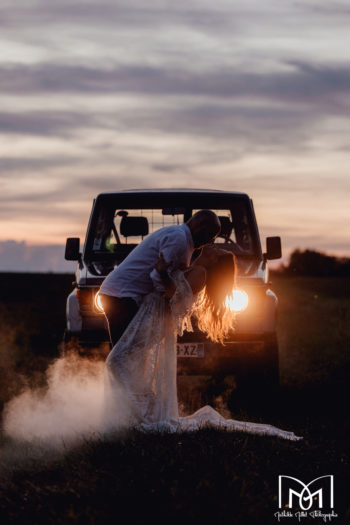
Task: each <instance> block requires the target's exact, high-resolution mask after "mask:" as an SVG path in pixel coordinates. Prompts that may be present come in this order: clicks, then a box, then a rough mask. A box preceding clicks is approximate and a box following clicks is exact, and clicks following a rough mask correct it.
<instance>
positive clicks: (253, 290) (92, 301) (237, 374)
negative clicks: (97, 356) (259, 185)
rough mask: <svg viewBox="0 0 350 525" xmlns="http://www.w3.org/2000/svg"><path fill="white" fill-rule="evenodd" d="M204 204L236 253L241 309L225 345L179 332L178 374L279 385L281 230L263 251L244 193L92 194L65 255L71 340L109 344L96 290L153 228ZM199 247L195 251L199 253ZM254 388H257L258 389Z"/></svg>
mask: <svg viewBox="0 0 350 525" xmlns="http://www.w3.org/2000/svg"><path fill="white" fill-rule="evenodd" d="M200 209H210V210H213V211H214V212H215V213H216V214H217V215H218V216H219V218H220V222H221V232H220V234H219V236H218V237H217V238H216V240H215V242H216V243H218V244H219V245H220V247H222V248H225V249H226V250H231V251H232V252H233V253H234V254H235V255H236V260H237V265H238V279H237V284H238V290H236V291H235V292H234V294H233V296H232V297H231V298H230V300H228V301H227V308H231V309H233V310H235V311H236V312H238V313H237V323H236V328H235V330H234V331H233V332H232V334H230V336H229V337H228V338H227V340H226V342H225V344H224V345H221V344H218V343H213V342H211V341H210V340H208V339H207V338H206V337H205V335H204V334H203V333H201V332H200V331H199V330H198V329H197V328H196V323H195V321H194V322H193V325H194V332H185V333H184V335H183V336H182V337H179V338H178V343H177V355H178V376H190V375H200V376H210V377H214V379H215V380H216V382H217V383H220V381H223V380H224V378H226V377H227V376H229V377H230V378H231V379H233V381H234V384H235V387H236V390H237V389H238V390H239V389H241V390H242V389H244V390H245V391H246V392H247V391H249V390H250V391H251V389H252V388H253V389H254V393H255V394H256V393H257V392H262V391H265V390H266V389H270V390H271V388H277V387H278V384H279V358H278V344H277V338H276V312H277V297H276V295H275V293H274V292H273V291H272V290H271V288H270V282H269V274H268V267H267V260H268V259H278V258H280V257H281V240H280V237H267V239H266V251H265V252H264V253H263V252H262V249H261V244H260V238H259V231H258V227H257V223H256V219H255V213H254V208H253V202H252V199H251V198H250V197H249V196H248V195H247V194H245V193H238V192H233V191H232V192H231V191H217V190H194V189H142V190H124V191H119V192H116V193H101V194H99V195H98V196H97V197H96V198H95V199H94V201H93V206H92V211H91V216H90V220H89V223H88V227H87V233H86V238H85V242H84V245H83V248H82V250H80V240H79V238H68V239H67V243H66V252H65V258H66V259H67V260H69V261H73V260H75V261H77V269H76V281H75V283H73V284H74V289H73V291H72V292H71V293H70V294H69V296H68V298H67V327H66V332H65V341H66V344H67V343H68V342H69V341H72V340H73V341H75V342H78V343H79V348H80V351H81V349H88V348H89V347H95V348H96V346H97V345H98V347H99V350H98V351H99V352H101V357H106V355H107V354H108V352H109V351H110V345H109V340H108V332H107V326H106V320H105V317H104V313H103V310H102V308H101V305H100V303H99V297H98V291H99V287H100V285H101V283H102V281H103V280H104V278H105V277H106V276H107V275H108V274H109V272H111V271H112V270H113V269H114V268H115V267H116V266H118V265H119V264H120V263H121V262H122V261H123V260H124V259H125V258H126V257H127V256H128V254H129V253H130V252H131V251H132V250H133V249H134V248H135V246H137V244H138V243H140V242H141V241H142V239H144V237H145V236H147V235H149V234H150V233H152V232H153V231H155V230H157V229H159V228H162V227H164V226H168V225H171V224H181V223H182V222H185V221H187V220H188V219H189V218H190V217H191V215H192V214H193V213H195V212H196V211H198V210H200ZM198 254H199V252H198V250H195V252H194V254H193V258H195V257H196V256H198ZM255 394H254V395H255Z"/></svg>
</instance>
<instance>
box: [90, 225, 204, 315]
mask: <svg viewBox="0 0 350 525" xmlns="http://www.w3.org/2000/svg"><path fill="white" fill-rule="evenodd" d="M193 250H194V245H193V239H192V234H191V231H190V229H189V227H188V226H187V224H186V223H183V224H180V225H174V226H165V227H164V228H160V229H159V230H156V231H155V232H153V233H151V234H150V235H147V237H145V239H143V241H142V242H141V243H140V244H139V245H138V246H136V247H135V248H134V249H133V250H132V251H131V252H130V253H129V255H128V256H127V257H126V258H125V259H124V261H123V262H122V263H120V264H119V266H116V267H115V268H114V270H112V271H111V273H110V274H109V275H107V277H106V278H105V280H104V281H103V283H102V285H101V288H100V293H103V294H106V295H112V296H115V297H131V298H132V299H135V301H136V302H137V304H138V305H140V303H141V300H142V297H143V296H144V295H146V294H148V293H149V292H151V291H152V290H154V289H156V290H159V291H164V287H163V284H162V280H161V278H160V275H159V273H158V272H157V270H156V269H155V268H154V265H155V263H156V261H157V259H158V257H159V254H160V252H162V253H163V256H164V259H165V261H166V262H171V264H170V266H169V268H168V271H172V270H176V269H178V268H179V266H181V265H182V264H186V266H189V264H190V262H191V256H192V253H193Z"/></svg>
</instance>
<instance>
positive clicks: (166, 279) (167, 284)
mask: <svg viewBox="0 0 350 525" xmlns="http://www.w3.org/2000/svg"><path fill="white" fill-rule="evenodd" d="M170 264H171V263H170V262H168V263H167V262H166V261H165V260H164V257H163V254H162V252H160V255H159V257H158V260H157V262H156V264H155V266H154V269H155V270H156V271H157V274H158V275H159V277H160V280H161V283H162V285H163V288H164V295H165V296H166V297H168V299H170V298H171V297H172V296H173V295H174V293H175V290H176V285H175V283H174V281H173V280H172V278H171V277H170V275H169V274H168V271H167V270H168V267H169V266H170Z"/></svg>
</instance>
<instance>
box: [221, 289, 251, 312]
mask: <svg viewBox="0 0 350 525" xmlns="http://www.w3.org/2000/svg"><path fill="white" fill-rule="evenodd" d="M225 306H226V308H228V309H229V310H231V312H241V311H242V310H245V309H246V308H247V306H248V294H247V293H246V292H245V291H244V290H233V292H232V294H231V295H230V296H227V297H226V300H225Z"/></svg>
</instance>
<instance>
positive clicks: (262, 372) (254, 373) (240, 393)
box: [228, 336, 280, 412]
mask: <svg viewBox="0 0 350 525" xmlns="http://www.w3.org/2000/svg"><path fill="white" fill-rule="evenodd" d="M279 387H280V380H279V351H278V342H277V338H276V336H273V337H271V338H269V339H268V340H267V341H266V343H265V345H264V349H263V351H262V352H261V353H259V354H255V355H254V356H253V359H250V360H249V362H246V363H244V366H242V368H241V369H240V370H238V371H237V388H236V389H235V390H234V391H233V392H232V394H231V396H230V398H229V401H228V404H229V408H230V409H231V411H233V412H234V411H235V410H236V409H237V408H238V407H239V408H241V407H247V408H253V409H255V408H256V409H257V410H260V409H261V408H265V407H273V406H274V405H275V403H276V399H277V398H276V396H278V393H279Z"/></svg>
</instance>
